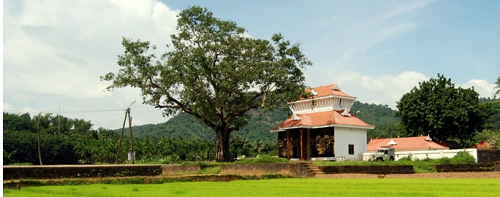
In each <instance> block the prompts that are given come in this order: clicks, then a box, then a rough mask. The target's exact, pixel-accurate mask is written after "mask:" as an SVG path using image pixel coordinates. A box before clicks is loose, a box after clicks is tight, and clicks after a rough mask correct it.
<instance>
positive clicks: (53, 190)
mask: <svg viewBox="0 0 500 197" xmlns="http://www.w3.org/2000/svg"><path fill="white" fill-rule="evenodd" d="M3 195H4V196H6V197H8V196H23V197H28V196H34V197H43V196H95V197H99V196H197V197H205V196H215V197H223V196H238V197H240V196H241V197H244V196H252V197H255V196H287V197H293V196H300V197H304V196H370V197H375V196H384V197H387V196H391V197H394V196H405V197H406V196H439V197H442V196H453V197H465V196H475V197H477V196H488V197H490V196H500V180H499V179H272V180H250V181H249V180H247V181H231V182H176V183H164V184H149V185H148V184H141V185H135V184H131V185H106V184H96V185H79V186H43V187H24V188H22V189H21V190H12V189H4V191H3Z"/></svg>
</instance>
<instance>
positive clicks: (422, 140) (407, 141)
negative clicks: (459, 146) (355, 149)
mask: <svg viewBox="0 0 500 197" xmlns="http://www.w3.org/2000/svg"><path fill="white" fill-rule="evenodd" d="M391 139H392V140H394V142H396V143H397V144H396V145H394V146H392V147H394V149H395V150H396V151H407V150H429V149H430V150H448V149H450V148H448V147H445V146H441V145H439V144H437V143H435V142H433V141H427V140H426V139H427V136H421V137H405V138H386V139H372V140H371V141H370V142H368V145H367V146H366V150H367V151H375V150H377V149H378V148H380V147H387V146H388V144H389V142H390V141H391Z"/></svg>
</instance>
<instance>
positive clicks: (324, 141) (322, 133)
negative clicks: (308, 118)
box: [278, 127, 335, 160]
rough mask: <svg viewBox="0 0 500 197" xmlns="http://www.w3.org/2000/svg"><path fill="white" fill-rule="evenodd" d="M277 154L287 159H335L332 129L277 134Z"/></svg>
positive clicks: (292, 130) (289, 131) (293, 130)
mask: <svg viewBox="0 0 500 197" xmlns="http://www.w3.org/2000/svg"><path fill="white" fill-rule="evenodd" d="M278 148H279V149H278V154H279V156H280V157H283V158H288V159H294V160H296V159H299V160H310V159H311V158H327V157H332V158H333V157H335V131H334V128H333V127H330V128H320V129H290V130H286V131H285V132H279V133H278Z"/></svg>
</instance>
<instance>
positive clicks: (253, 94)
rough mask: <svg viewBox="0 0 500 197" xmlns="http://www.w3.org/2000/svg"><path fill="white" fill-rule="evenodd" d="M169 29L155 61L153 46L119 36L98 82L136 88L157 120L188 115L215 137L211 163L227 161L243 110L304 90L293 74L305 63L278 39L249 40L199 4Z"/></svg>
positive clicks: (293, 48) (244, 117)
mask: <svg viewBox="0 0 500 197" xmlns="http://www.w3.org/2000/svg"><path fill="white" fill-rule="evenodd" d="M177 30H178V33H176V34H174V35H171V40H172V44H171V45H170V46H168V47H169V48H170V49H172V50H171V51H169V52H166V53H165V54H163V56H162V58H161V60H162V61H160V60H158V59H157V58H156V56H155V55H154V53H148V50H149V49H155V47H154V45H151V44H150V43H149V42H143V41H140V40H137V41H132V40H129V39H125V38H124V39H123V43H122V44H123V46H124V47H125V53H124V54H123V55H119V56H118V65H119V66H120V67H121V68H120V70H119V71H118V72H117V73H108V74H106V75H105V76H102V77H101V79H102V80H105V81H111V82H112V85H110V86H109V87H108V90H110V89H114V88H122V87H126V86H131V87H135V88H140V89H141V91H142V95H143V103H145V104H149V105H152V106H154V107H156V108H161V109H163V110H164V115H175V114H176V113H178V112H180V111H183V112H186V113H188V114H191V115H193V116H195V117H196V118H198V119H199V120H201V121H202V122H204V123H205V124H206V125H208V126H209V127H211V128H213V130H214V131H215V133H216V135H217V151H216V157H215V158H216V160H217V161H229V160H231V157H230V153H229V139H230V134H231V132H232V131H235V130H238V129H239V128H240V127H241V126H243V125H245V124H246V122H247V119H248V115H247V113H246V112H248V111H249V110H250V109H253V108H259V107H263V108H265V109H271V108H273V107H275V106H276V105H278V104H279V103H286V101H290V100H295V99H297V98H299V97H300V95H301V94H302V93H303V91H304V89H305V85H304V76H303V73H302V70H301V69H303V68H304V67H305V66H307V65H311V62H310V61H309V60H308V59H307V58H306V57H305V56H304V55H303V54H302V52H301V51H300V49H299V45H298V44H291V43H290V42H289V41H286V40H284V38H283V36H282V35H281V34H274V35H273V36H272V39H271V40H272V41H268V40H264V39H254V38H251V37H249V36H247V35H245V29H244V28H242V27H239V26H237V24H236V23H235V22H232V21H226V20H221V19H218V18H215V17H214V16H213V14H212V12H210V11H208V10H207V9H205V8H201V7H190V8H188V9H186V10H184V11H182V12H181V13H180V14H179V16H178V20H177Z"/></svg>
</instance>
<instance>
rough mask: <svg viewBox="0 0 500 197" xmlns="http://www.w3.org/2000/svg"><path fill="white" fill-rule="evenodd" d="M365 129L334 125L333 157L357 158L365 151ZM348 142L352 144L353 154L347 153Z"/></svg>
mask: <svg viewBox="0 0 500 197" xmlns="http://www.w3.org/2000/svg"><path fill="white" fill-rule="evenodd" d="M366 131H367V130H366V129H355V128H345V127H335V157H337V158H339V157H340V158H342V157H343V158H345V159H349V160H356V161H357V160H359V159H360V158H359V155H360V154H363V153H364V152H366V142H367V141H366ZM349 144H353V145H354V154H353V155H349Z"/></svg>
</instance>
